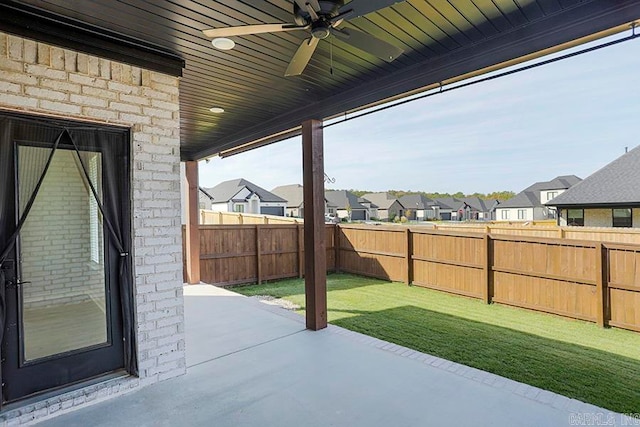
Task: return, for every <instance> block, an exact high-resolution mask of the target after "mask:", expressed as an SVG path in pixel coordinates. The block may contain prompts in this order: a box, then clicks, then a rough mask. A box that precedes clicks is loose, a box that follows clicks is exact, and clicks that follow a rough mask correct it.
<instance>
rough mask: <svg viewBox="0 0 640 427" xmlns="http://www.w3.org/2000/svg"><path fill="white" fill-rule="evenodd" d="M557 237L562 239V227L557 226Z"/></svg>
mask: <svg viewBox="0 0 640 427" xmlns="http://www.w3.org/2000/svg"><path fill="white" fill-rule="evenodd" d="M558 238H560V239H564V228H562V227H560V228H558Z"/></svg>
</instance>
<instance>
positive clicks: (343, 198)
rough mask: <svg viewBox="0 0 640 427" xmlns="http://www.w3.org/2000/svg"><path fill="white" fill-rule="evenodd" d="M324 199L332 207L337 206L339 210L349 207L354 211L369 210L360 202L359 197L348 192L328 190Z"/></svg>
mask: <svg viewBox="0 0 640 427" xmlns="http://www.w3.org/2000/svg"><path fill="white" fill-rule="evenodd" d="M324 197H325V198H326V199H327V201H328V202H329V203H330V204H331V206H335V207H337V208H338V209H346V208H347V205H348V206H351V209H352V210H353V209H364V210H366V209H367V208H366V207H365V206H362V205H361V204H360V203H359V202H358V199H359V197H358V196H356V195H355V194H353V193H350V192H348V191H346V190H327V191H325V192H324Z"/></svg>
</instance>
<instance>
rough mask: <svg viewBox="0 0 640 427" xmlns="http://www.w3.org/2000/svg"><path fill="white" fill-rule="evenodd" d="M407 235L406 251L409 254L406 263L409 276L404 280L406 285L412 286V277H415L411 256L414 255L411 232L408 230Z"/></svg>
mask: <svg viewBox="0 0 640 427" xmlns="http://www.w3.org/2000/svg"><path fill="white" fill-rule="evenodd" d="M404 234H405V239H406V240H405V241H406V245H405V247H406V250H407V252H406V253H405V261H406V268H407V275H406V276H405V279H404V283H406V284H407V285H411V280H412V276H413V274H412V273H413V272H412V271H411V270H412V268H411V267H412V265H411V255H412V248H411V230H409V229H408V228H407V229H406V230H405V231H404Z"/></svg>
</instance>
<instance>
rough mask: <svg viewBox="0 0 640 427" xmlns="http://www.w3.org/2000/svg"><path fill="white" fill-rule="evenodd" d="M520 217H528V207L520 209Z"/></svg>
mask: <svg viewBox="0 0 640 427" xmlns="http://www.w3.org/2000/svg"><path fill="white" fill-rule="evenodd" d="M518 219H527V210H526V209H518Z"/></svg>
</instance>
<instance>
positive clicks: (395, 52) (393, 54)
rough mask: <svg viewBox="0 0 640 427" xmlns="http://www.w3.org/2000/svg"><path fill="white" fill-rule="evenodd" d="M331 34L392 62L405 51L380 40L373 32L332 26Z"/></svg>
mask: <svg viewBox="0 0 640 427" xmlns="http://www.w3.org/2000/svg"><path fill="white" fill-rule="evenodd" d="M331 34H333V35H335V36H336V37H338V38H340V39H342V40H344V41H345V42H346V43H349V44H350V45H351V46H353V47H355V48H357V49H360V50H362V51H364V52H367V53H370V54H372V55H374V56H377V57H378V58H380V59H384V60H385V61H387V62H391V61H393V60H394V59H396V58H397V57H398V56H400V55H401V54H402V52H404V51H403V50H402V49H400V48H399V47H396V46H394V45H392V44H389V43H387V42H386V41H384V40H380V39H379V38H377V37H374V36H372V35H371V34H366V33H363V32H361V31H358V30H354V29H353V28H341V29H338V28H331Z"/></svg>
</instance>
